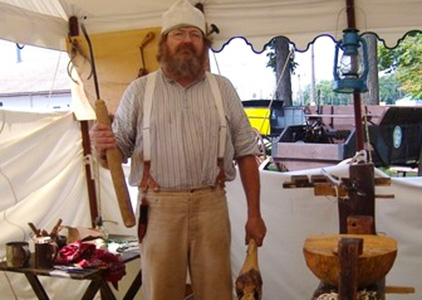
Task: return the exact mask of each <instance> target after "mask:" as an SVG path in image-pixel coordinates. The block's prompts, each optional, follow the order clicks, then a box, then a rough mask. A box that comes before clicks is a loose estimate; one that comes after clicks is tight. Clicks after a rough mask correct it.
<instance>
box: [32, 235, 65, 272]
mask: <svg viewBox="0 0 422 300" xmlns="http://www.w3.org/2000/svg"><path fill="white" fill-rule="evenodd" d="M58 250H59V249H58V247H57V244H56V243H55V242H53V241H52V239H51V238H50V237H40V238H38V239H37V240H36V241H35V268H39V269H49V268H52V267H53V265H54V260H55V259H56V257H57V254H58Z"/></svg>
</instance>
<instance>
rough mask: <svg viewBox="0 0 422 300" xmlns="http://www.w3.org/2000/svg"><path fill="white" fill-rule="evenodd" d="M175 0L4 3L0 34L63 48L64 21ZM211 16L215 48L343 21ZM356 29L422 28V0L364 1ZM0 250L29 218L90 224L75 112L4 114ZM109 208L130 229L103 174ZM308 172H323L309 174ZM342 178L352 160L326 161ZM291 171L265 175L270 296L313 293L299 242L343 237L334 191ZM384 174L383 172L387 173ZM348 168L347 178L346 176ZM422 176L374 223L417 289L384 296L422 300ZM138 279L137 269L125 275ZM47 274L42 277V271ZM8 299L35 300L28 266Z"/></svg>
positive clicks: (389, 33)
mask: <svg viewBox="0 0 422 300" xmlns="http://www.w3.org/2000/svg"><path fill="white" fill-rule="evenodd" d="M172 2H173V1H172V0H162V1H150V0H123V1H111V0H107V1H105V0H90V1H82V0H58V1H54V0H32V1H19V0H0V38H2V39H6V40H10V41H14V42H17V43H20V44H32V45H38V46H42V47H47V48H53V49H65V41H66V38H67V34H68V23H67V22H68V18H69V17H70V16H77V17H78V18H81V17H85V16H86V17H87V19H86V26H87V28H88V29H89V32H90V33H103V32H118V31H121V30H129V29H135V28H150V27H159V26H160V16H161V13H162V12H163V11H164V10H165V9H166V8H167V7H168V6H169V5H170V4H171V3H172ZM202 2H203V4H204V9H205V14H206V16H207V21H208V23H209V24H211V23H214V24H216V25H217V26H218V27H219V29H220V31H221V33H220V34H219V35H216V36H215V39H216V40H215V44H214V48H215V49H217V50H219V49H221V47H222V45H224V43H226V42H228V40H229V39H230V38H232V37H236V36H242V37H244V38H246V39H247V40H248V41H249V42H250V43H252V45H253V47H254V49H255V50H257V51H260V50H262V49H263V46H264V45H265V44H266V43H268V42H269V40H270V39H271V38H272V37H275V36H286V37H288V38H289V39H290V41H291V42H293V43H295V45H296V46H297V48H299V49H305V48H306V47H307V44H308V43H309V42H310V41H312V40H313V39H314V38H315V37H316V36H318V35H320V34H330V35H332V36H333V37H337V38H340V36H341V30H342V29H344V28H346V27H347V24H346V23H347V22H346V15H345V9H344V6H345V4H344V1H343V0H304V1H291V0H289V1H287V0H278V1H270V0H261V1H254V0H237V1H224V0H205V1H202ZM355 3H356V17H357V21H356V23H357V28H358V29H360V31H361V33H363V32H375V33H377V34H378V35H379V37H380V38H382V39H385V40H386V42H387V45H388V46H394V45H396V43H397V41H398V39H399V38H401V37H403V36H404V35H405V34H406V33H407V32H409V31H411V30H419V31H420V30H422V19H421V18H420V12H421V11H422V1H420V0H356V1H355ZM0 113H1V114H0V191H1V201H0V205H1V210H0V211H1V215H0V225H1V228H2V231H1V234H0V257H3V256H4V244H5V243H6V242H8V241H11V240H22V239H28V238H29V232H30V230H29V227H28V226H27V222H33V223H35V224H37V226H38V227H41V228H47V229H49V228H51V227H52V226H53V225H54V223H55V222H56V221H57V219H58V218H63V220H64V223H65V224H66V225H71V226H89V225H90V220H89V205H88V195H87V194H88V192H87V189H86V182H85V172H84V165H83V164H84V161H85V159H84V157H83V154H82V141H81V137H80V129H79V123H78V122H77V121H76V120H75V119H74V116H73V115H72V114H71V113H69V114H66V113H55V114H39V113H21V112H12V111H5V110H1V111H0ZM98 172H99V174H98V178H99V198H100V199H101V202H100V203H101V213H102V215H103V217H104V218H105V219H108V220H113V221H117V222H118V223H119V224H118V225H115V224H111V223H106V226H107V228H108V230H109V231H110V232H114V233H130V234H133V233H134V229H133V228H132V229H129V230H128V229H127V228H124V227H123V226H122V222H121V220H120V216H119V212H118V209H117V204H116V202H115V200H114V196H113V195H114V194H113V191H112V187H111V184H110V178H109V174H108V173H107V172H103V171H101V170H99V171H98ZM304 172H305V173H306V174H312V173H316V172H319V170H306V171H304ZM330 172H332V173H333V174H344V173H345V172H346V173H347V171H346V170H345V168H344V167H337V168H333V169H330ZM290 175H291V174H281V173H275V172H268V171H262V172H261V176H262V211H263V215H264V217H265V219H266V221H267V225H268V237H267V239H266V242H265V247H263V248H262V249H261V250H260V262H261V271H262V274H263V280H264V299H265V300H276V299H286V300H303V299H309V298H310V296H311V295H312V292H313V291H314V289H315V288H316V287H317V285H318V281H317V279H316V278H315V277H314V276H313V275H312V274H311V273H310V271H309V270H308V269H307V268H306V265H305V263H304V260H303V255H302V252H301V251H302V246H303V242H304V240H305V238H306V237H307V236H309V235H313V234H320V233H327V234H328V233H335V232H337V230H338V225H337V206H336V199H334V198H331V197H322V198H317V197H314V196H313V192H312V190H310V189H301V190H289V191H286V190H285V189H283V188H282V187H281V186H282V182H283V181H285V180H288V179H289V176H290ZM378 175H379V176H384V175H382V174H379V173H378ZM345 176H347V174H346V175H345ZM421 190H422V183H421V179H420V178H414V179H406V178H405V179H395V180H393V185H392V186H391V187H390V188H388V189H387V190H385V191H384V192H385V193H389V194H395V196H396V198H395V200H382V201H377V229H378V231H380V232H385V233H386V234H388V235H389V236H392V237H394V238H396V239H397V240H398V243H399V256H398V258H397V261H396V263H395V265H394V266H393V270H392V271H391V273H390V274H389V275H388V277H387V284H391V285H403V286H413V287H415V288H416V293H415V294H411V295H399V296H397V295H393V296H389V298H388V299H398V300H399V299H411V300H417V299H418V300H419V299H420V298H421V296H422V283H421V281H420V278H422V262H421V259H420V258H421V257H420V253H422V252H421V250H422V239H421V238H418V237H419V236H420V234H419V231H420V228H421V227H422V226H421V225H422V224H421V221H420V220H421V218H420V215H421V210H422V206H421V203H420V201H419V198H418V195H420V192H421ZM228 193H229V198H230V199H231V200H230V203H229V205H230V211H231V217H232V227H233V260H232V261H233V272H234V276H235V275H236V273H237V272H238V270H239V269H240V266H241V263H242V261H243V259H244V255H245V248H244V245H243V224H244V221H245V217H246V212H245V204H244V202H245V201H244V199H243V192H242V190H241V185H240V182H239V181H238V180H236V181H235V182H233V183H231V184H229V186H228ZM129 275H132V274H129ZM43 282H44V279H43ZM45 282H46V284H45V285H46V287H47V291H48V293H49V295H50V296H51V298H52V299H77V298H79V297H80V295H81V293H82V290H83V289H84V288H85V287H86V283H84V284H81V283H80V282H75V281H65V283H64V282H62V281H58V280H52V281H48V280H45ZM0 295H2V296H1V298H2V299H3V298H4V299H34V294H33V292H32V291H31V289H30V287H29V285H28V284H27V281H26V279H25V278H24V277H23V276H22V275H20V274H10V273H5V272H3V273H1V274H0Z"/></svg>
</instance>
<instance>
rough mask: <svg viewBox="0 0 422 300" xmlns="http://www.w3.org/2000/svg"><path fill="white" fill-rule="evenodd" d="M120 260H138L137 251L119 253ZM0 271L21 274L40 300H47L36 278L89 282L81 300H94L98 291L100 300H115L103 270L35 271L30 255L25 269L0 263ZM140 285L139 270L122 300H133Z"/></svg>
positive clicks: (138, 253) (126, 261)
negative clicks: (46, 277)
mask: <svg viewBox="0 0 422 300" xmlns="http://www.w3.org/2000/svg"><path fill="white" fill-rule="evenodd" d="M120 257H121V260H122V262H124V263H125V264H126V263H128V262H130V261H132V260H135V259H138V258H140V257H141V256H140V252H139V250H130V251H125V252H122V253H121V256H120ZM0 270H2V271H7V272H16V273H23V274H25V276H26V279H27V280H28V282H29V284H30V285H31V287H32V289H33V290H34V292H35V294H36V295H37V297H38V299H40V300H49V299H50V298H49V297H48V295H47V293H46V291H45V289H44V287H43V286H42V284H41V282H40V280H39V279H38V276H48V277H54V278H67V279H75V280H90V281H91V282H90V284H89V286H88V288H87V289H86V291H85V293H84V294H83V296H82V298H81V299H82V300H91V299H94V297H95V295H96V294H97V292H98V291H101V298H102V300H116V297H115V296H114V294H113V291H112V290H111V288H110V286H109V285H108V283H107V281H106V279H105V272H106V270H105V269H82V270H61V269H60V270H58V269H54V268H52V269H37V268H35V267H34V260H33V255H31V259H30V263H29V267H27V268H9V267H7V265H6V262H1V263H0ZM141 285H142V278H141V270H139V272H138V274H137V275H136V277H135V279H134V280H133V282H132V284H131V286H130V287H129V289H128V291H127V292H126V295H125V296H124V298H123V299H124V300H130V299H134V297H135V295H136V293H137V292H138V290H139V288H140V287H141Z"/></svg>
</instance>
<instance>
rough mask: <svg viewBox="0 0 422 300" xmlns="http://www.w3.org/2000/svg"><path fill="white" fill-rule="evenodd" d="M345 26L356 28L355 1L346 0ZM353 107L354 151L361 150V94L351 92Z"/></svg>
mask: <svg viewBox="0 0 422 300" xmlns="http://www.w3.org/2000/svg"><path fill="white" fill-rule="evenodd" d="M346 12H347V27H348V28H353V29H356V17H355V1H354V0H346ZM353 107H354V111H355V128H356V151H360V150H363V134H362V131H363V129H362V111H361V95H360V93H353Z"/></svg>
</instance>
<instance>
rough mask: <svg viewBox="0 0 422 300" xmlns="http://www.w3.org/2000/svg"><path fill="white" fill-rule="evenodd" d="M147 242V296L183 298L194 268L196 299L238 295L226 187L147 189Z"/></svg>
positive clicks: (217, 299)
mask: <svg viewBox="0 0 422 300" xmlns="http://www.w3.org/2000/svg"><path fill="white" fill-rule="evenodd" d="M147 200H148V203H149V215H148V229H147V232H146V235H145V237H144V240H143V242H142V244H141V261H142V276H143V285H142V287H143V288H142V289H143V292H144V297H145V300H182V299H184V298H185V297H184V296H185V285H186V277H187V272H189V275H190V278H191V282H192V287H193V290H194V295H195V300H232V299H233V298H232V295H233V294H232V293H233V291H232V277H231V266H230V241H231V236H230V221H229V215H228V209H227V201H226V193H225V191H224V189H222V188H205V189H199V190H184V191H171V190H160V191H158V192H154V191H149V192H148V193H147Z"/></svg>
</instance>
